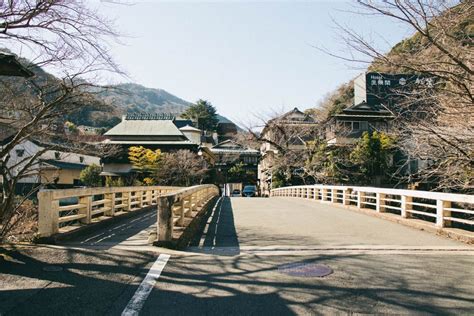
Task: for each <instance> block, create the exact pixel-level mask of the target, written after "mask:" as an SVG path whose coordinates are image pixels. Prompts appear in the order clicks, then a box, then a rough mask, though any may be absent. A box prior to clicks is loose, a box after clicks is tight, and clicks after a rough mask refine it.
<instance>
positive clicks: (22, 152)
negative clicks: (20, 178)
mask: <svg viewBox="0 0 474 316" xmlns="http://www.w3.org/2000/svg"><path fill="white" fill-rule="evenodd" d="M24 154H25V150H24V149H17V150H16V155H17V157H23V155H24Z"/></svg>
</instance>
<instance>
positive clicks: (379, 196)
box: [375, 193, 385, 213]
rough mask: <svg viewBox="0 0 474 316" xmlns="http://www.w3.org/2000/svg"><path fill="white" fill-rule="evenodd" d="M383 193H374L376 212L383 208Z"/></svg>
mask: <svg viewBox="0 0 474 316" xmlns="http://www.w3.org/2000/svg"><path fill="white" fill-rule="evenodd" d="M384 199H385V194H383V193H375V204H376V205H375V210H376V211H377V212H378V213H381V212H383V211H384V210H385V208H384V206H385V200H384Z"/></svg>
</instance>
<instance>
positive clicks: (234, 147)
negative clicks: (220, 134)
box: [211, 139, 260, 184]
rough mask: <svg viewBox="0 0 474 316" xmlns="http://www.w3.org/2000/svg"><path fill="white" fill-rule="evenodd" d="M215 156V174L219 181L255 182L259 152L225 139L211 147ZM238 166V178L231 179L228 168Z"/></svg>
mask: <svg viewBox="0 0 474 316" xmlns="http://www.w3.org/2000/svg"><path fill="white" fill-rule="evenodd" d="M211 151H212V153H213V154H214V155H215V157H216V168H217V176H218V178H219V180H220V181H219V182H220V183H227V182H243V183H244V184H256V183H257V173H258V161H259V158H260V152H259V151H258V150H255V149H251V148H249V147H246V146H243V145H241V144H239V143H237V142H235V141H233V140H230V139H229V140H225V141H223V142H221V143H219V144H217V145H215V146H213V147H212V148H211ZM234 166H238V167H239V168H241V169H242V173H243V174H242V175H240V178H239V179H233V178H232V174H229V170H230V169H231V168H232V167H234Z"/></svg>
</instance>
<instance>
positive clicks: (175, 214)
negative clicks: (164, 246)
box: [157, 184, 219, 242]
mask: <svg viewBox="0 0 474 316" xmlns="http://www.w3.org/2000/svg"><path fill="white" fill-rule="evenodd" d="M218 195H219V188H218V187H217V186H215V185H213V184H204V185H197V186H193V187H189V188H182V189H180V190H178V191H175V192H169V193H166V194H163V195H162V196H160V197H159V199H158V225H157V229H158V232H157V241H158V242H169V241H171V240H172V239H173V233H174V232H176V231H177V230H181V231H183V230H184V228H186V227H187V226H188V225H189V224H190V223H191V221H192V219H193V218H194V217H195V216H196V215H197V214H198V213H199V212H200V211H201V210H202V208H203V207H204V206H205V205H206V204H207V203H208V202H209V201H211V200H212V199H213V198H214V197H216V196H218Z"/></svg>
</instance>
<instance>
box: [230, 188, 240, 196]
mask: <svg viewBox="0 0 474 316" xmlns="http://www.w3.org/2000/svg"><path fill="white" fill-rule="evenodd" d="M231 196H242V193H241V192H240V190H239V189H235V190H234V191H232V194H231Z"/></svg>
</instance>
